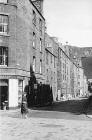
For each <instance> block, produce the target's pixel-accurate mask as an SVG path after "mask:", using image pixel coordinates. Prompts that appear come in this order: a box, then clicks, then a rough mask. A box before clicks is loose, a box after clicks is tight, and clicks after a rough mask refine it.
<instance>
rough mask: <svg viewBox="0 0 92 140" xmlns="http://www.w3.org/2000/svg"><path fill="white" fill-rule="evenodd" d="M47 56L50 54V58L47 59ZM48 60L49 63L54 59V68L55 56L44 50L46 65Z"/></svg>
mask: <svg viewBox="0 0 92 140" xmlns="http://www.w3.org/2000/svg"><path fill="white" fill-rule="evenodd" d="M49 56H51V59H49ZM53 59H54V60H53ZM49 60H50V61H51V63H52V62H53V61H54V68H55V56H53V55H52V54H50V53H49V52H48V51H46V64H47V65H48V64H49Z"/></svg>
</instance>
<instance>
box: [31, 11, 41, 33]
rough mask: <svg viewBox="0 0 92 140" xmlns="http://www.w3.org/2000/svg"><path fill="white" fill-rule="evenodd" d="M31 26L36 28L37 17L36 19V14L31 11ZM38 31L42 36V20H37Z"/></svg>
mask: <svg viewBox="0 0 92 140" xmlns="http://www.w3.org/2000/svg"><path fill="white" fill-rule="evenodd" d="M33 24H34V25H35V26H36V24H37V17H36V12H35V11H34V10H33ZM39 31H40V32H41V34H42V20H41V19H40V18H39Z"/></svg>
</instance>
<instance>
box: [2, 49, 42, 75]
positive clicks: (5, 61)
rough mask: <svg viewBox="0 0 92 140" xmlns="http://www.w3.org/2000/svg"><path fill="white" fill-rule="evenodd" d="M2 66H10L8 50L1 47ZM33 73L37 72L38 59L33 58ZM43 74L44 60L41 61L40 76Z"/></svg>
mask: <svg viewBox="0 0 92 140" xmlns="http://www.w3.org/2000/svg"><path fill="white" fill-rule="evenodd" d="M0 65H3V66H8V48H7V47H0ZM33 71H34V72H35V71H36V57H35V56H33ZM41 73H42V60H40V74H41Z"/></svg>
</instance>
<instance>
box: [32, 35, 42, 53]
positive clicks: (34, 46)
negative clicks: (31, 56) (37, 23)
mask: <svg viewBox="0 0 92 140" xmlns="http://www.w3.org/2000/svg"><path fill="white" fill-rule="evenodd" d="M39 44H40V52H42V39H41V38H40V40H39ZM32 45H33V48H36V34H35V33H34V32H33V43H32Z"/></svg>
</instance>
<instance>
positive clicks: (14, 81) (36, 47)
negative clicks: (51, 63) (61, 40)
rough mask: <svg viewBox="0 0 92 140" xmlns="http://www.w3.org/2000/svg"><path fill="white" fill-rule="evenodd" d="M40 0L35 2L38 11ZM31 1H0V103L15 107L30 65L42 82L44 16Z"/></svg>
mask: <svg viewBox="0 0 92 140" xmlns="http://www.w3.org/2000/svg"><path fill="white" fill-rule="evenodd" d="M42 3H43V1H39V3H38V4H40V8H41V11H42ZM41 11H39V9H38V8H37V6H36V4H34V2H32V1H31V0H26V1H25V0H0V97H1V99H0V106H1V104H2V103H3V102H4V101H8V107H9V108H10V107H11V108H12V107H17V106H18V103H19V102H20V101H21V97H22V92H23V90H24V87H25V85H27V84H28V80H29V78H30V67H31V66H32V68H33V71H34V72H35V75H36V78H37V80H38V82H42V83H44V82H45V78H44V71H45V66H44V65H45V64H44V61H45V58H44V56H45V55H44V32H45V19H44V17H43V15H42V12H41Z"/></svg>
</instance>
